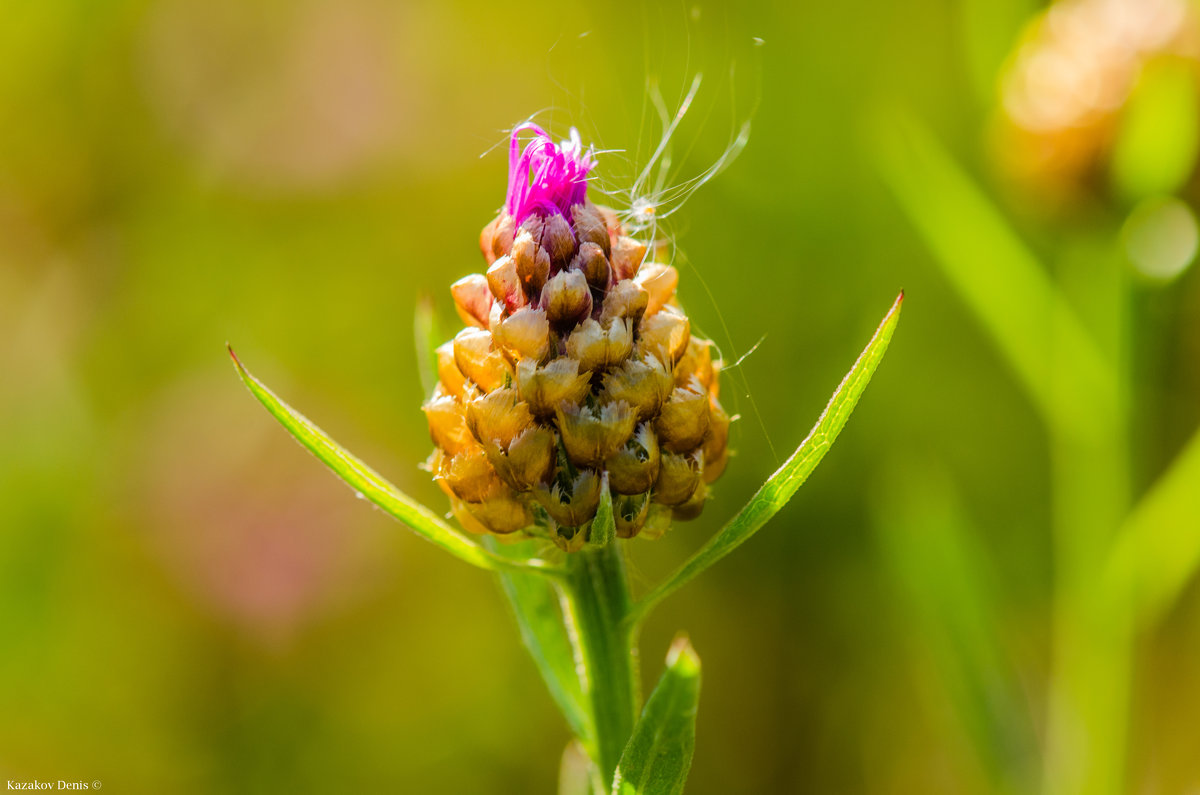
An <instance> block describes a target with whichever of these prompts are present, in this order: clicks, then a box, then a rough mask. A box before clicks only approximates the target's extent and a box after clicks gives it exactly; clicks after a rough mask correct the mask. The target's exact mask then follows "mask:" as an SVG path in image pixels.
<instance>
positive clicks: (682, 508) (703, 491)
mask: <svg viewBox="0 0 1200 795" xmlns="http://www.w3.org/2000/svg"><path fill="white" fill-rule="evenodd" d="M707 500H708V485H707V484H705V482H704V481H703V480H701V481H700V482H699V483H698V484H697V485H696V490H695V491H694V492H692V496H690V497H688V498H687V501H686V502H684V503H682V504H681V505H676V506H675V509H674V510H672V511H671V516H672V518H675V519H678V520H680V521H681V522H690V521H691V520H692V519H696V518H698V517H699V516H700V514H701V513H703V511H704V503H705V502H707Z"/></svg>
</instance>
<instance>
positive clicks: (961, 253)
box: [874, 113, 1119, 439]
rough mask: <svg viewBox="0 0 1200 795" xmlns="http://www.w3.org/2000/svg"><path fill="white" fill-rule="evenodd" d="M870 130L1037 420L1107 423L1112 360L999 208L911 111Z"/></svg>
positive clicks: (1072, 425) (922, 229)
mask: <svg viewBox="0 0 1200 795" xmlns="http://www.w3.org/2000/svg"><path fill="white" fill-rule="evenodd" d="M874 129H875V130H876V131H877V140H876V142H875V144H876V159H877V161H878V165H879V170H880V172H881V174H882V175H883V177H884V180H885V181H886V182H887V183H888V185H889V186H890V187H891V189H892V192H893V193H894V194H895V195H896V197H897V199H898V201H899V203H900V206H901V207H902V208H903V209H904V211H905V212H906V213H907V214H908V216H909V218H910V220H911V221H912V223H913V225H914V226H915V227H916V228H917V231H918V232H919V233H920V234H921V236H922V237H923V238H924V240H925V242H926V243H927V244H928V246H929V248H930V249H931V250H932V251H933V253H934V255H935V257H936V259H937V262H938V264H940V265H941V267H942V271H943V272H944V273H945V275H946V277H947V278H948V279H949V280H950V281H951V282H952V283H953V284H954V286H955V288H956V289H957V290H958V292H959V294H960V295H961V296H962V297H963V300H964V301H965V302H966V303H967V304H968V305H969V306H970V307H971V309H972V310H973V311H974V313H975V314H976V316H978V317H979V319H980V321H981V323H982V324H983V326H984V328H986V329H987V330H988V332H989V333H990V334H991V335H992V337H993V339H994V340H995V341H996V343H997V345H998V347H999V348H1000V350H1001V352H1002V353H1003V354H1004V355H1005V356H1006V357H1007V359H1008V362H1009V365H1010V366H1011V367H1012V368H1013V370H1014V371H1015V372H1016V373H1017V375H1018V377H1019V379H1020V381H1021V384H1022V385H1023V387H1024V388H1025V390H1026V392H1027V393H1028V394H1029V395H1030V396H1031V399H1032V400H1033V402H1034V404H1035V405H1036V406H1037V407H1038V408H1039V409H1040V410H1041V412H1042V414H1043V416H1044V418H1045V419H1046V420H1047V421H1048V422H1049V423H1050V424H1051V425H1052V426H1054V427H1057V428H1062V429H1069V430H1070V431H1071V432H1072V433H1073V434H1074V435H1075V436H1077V437H1078V438H1081V439H1088V438H1091V437H1092V436H1094V435H1095V434H1096V433H1097V432H1099V431H1098V430H1097V429H1105V428H1110V427H1112V426H1113V424H1114V418H1115V417H1116V416H1117V415H1118V411H1119V406H1118V402H1117V396H1116V394H1115V393H1114V392H1113V390H1112V389H1111V385H1112V384H1113V383H1115V382H1114V379H1113V377H1112V365H1111V363H1110V362H1108V361H1107V360H1105V359H1104V358H1103V356H1101V354H1100V352H1099V349H1098V348H1097V346H1096V343H1095V340H1094V339H1092V337H1091V336H1089V334H1088V333H1087V331H1086V330H1085V329H1084V328H1083V326H1082V325H1081V324H1080V322H1079V319H1078V317H1077V316H1076V315H1075V313H1074V311H1072V309H1071V307H1070V306H1069V305H1068V304H1067V302H1066V300H1065V299H1064V298H1063V297H1062V295H1061V294H1060V292H1059V290H1058V289H1057V287H1055V285H1054V283H1053V282H1052V281H1051V280H1050V277H1049V275H1048V274H1047V273H1046V270H1045V268H1044V267H1043V266H1042V264H1041V263H1040V262H1038V259H1037V257H1036V256H1034V254H1033V252H1031V251H1030V250H1029V247H1028V246H1026V245H1025V243H1024V241H1022V240H1021V238H1020V236H1018V235H1017V234H1016V233H1015V232H1014V231H1013V229H1012V227H1011V225H1010V224H1009V223H1008V221H1007V220H1006V219H1005V217H1004V214H1003V213H1002V212H1001V211H1000V210H999V208H997V207H996V206H995V204H994V203H993V202H992V201H991V199H989V198H988V196H987V195H986V194H985V193H984V191H983V190H982V189H981V188H980V187H979V186H978V185H977V184H976V183H975V181H974V180H973V179H972V178H971V176H970V175H969V174H967V173H966V172H965V171H964V170H963V169H962V167H961V166H959V164H958V163H957V162H955V160H954V158H953V157H952V156H951V155H950V153H948V152H947V151H946V150H945V148H944V147H943V146H942V145H941V143H940V142H939V141H938V140H937V139H936V138H935V137H934V136H933V135H932V134H931V133H930V132H929V130H928V129H926V128H925V126H924V125H922V124H921V123H920V122H919V121H917V120H916V119H914V118H912V117H910V116H908V115H907V114H904V113H892V114H883V115H882V116H881V119H880V120H879V122H878V123H877V124H876V125H875V127H874ZM1061 361H1070V362H1071V363H1072V366H1071V367H1070V368H1068V369H1067V370H1066V371H1064V370H1063V369H1062V368H1058V367H1056V366H1055V363H1056V362H1061Z"/></svg>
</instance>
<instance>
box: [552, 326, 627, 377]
mask: <svg viewBox="0 0 1200 795" xmlns="http://www.w3.org/2000/svg"><path fill="white" fill-rule="evenodd" d="M632 350H633V332H632V331H631V330H630V325H629V323H628V322H627V321H625V320H615V321H613V324H612V326H610V327H609V329H608V330H607V331H605V330H604V328H602V327H601V325H600V324H599V323H597V322H596V321H595V320H592V319H591V318H588V319H587V320H585V321H583V322H582V323H580V324H579V326H578V327H577V328H576V329H575V330H574V331H572V332H571V336H569V337H567V355H568V356H570V357H571V358H572V359H575V360H576V361H578V362H579V367H580V369H583V370H603V369H604V368H606V367H609V366H612V365H615V364H620V363H621V362H623V361H625V359H627V358H629V353H630V351H632Z"/></svg>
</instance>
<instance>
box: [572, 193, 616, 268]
mask: <svg viewBox="0 0 1200 795" xmlns="http://www.w3.org/2000/svg"><path fill="white" fill-rule="evenodd" d="M571 221H572V222H573V223H574V224H575V237H577V238H578V239H579V245H580V246H581V247H582V246H583V244H584V243H595V244H596V245H597V246H599V247H600V249H601V250H602V251H603V252H604V254H605V256H608V253H609V252H610V251H611V250H612V241H611V240H610V239H609V237H608V226H607V225H606V224H605V223H604V218H603V217H602V216H601V215H600V211H599V210H597V209H596V207H595V205H593V204H576V205H575V206H574V207H572V208H571Z"/></svg>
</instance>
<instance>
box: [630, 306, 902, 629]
mask: <svg viewBox="0 0 1200 795" xmlns="http://www.w3.org/2000/svg"><path fill="white" fill-rule="evenodd" d="M903 302H904V293H901V294H900V295H899V296H898V297H897V298H896V301H895V303H893V304H892V308H891V309H890V310H888V313H887V314H886V315H885V316H884V318H883V322H881V323H880V324H879V328H878V329H876V330H875V334H874V336H872V337H871V341H870V342H869V343H867V347H866V348H864V349H863V352H862V353H860V354H859V356H858V359H857V360H856V361H855V362H854V366H853V367H852V368H850V372H848V373H847V374H846V377H845V378H843V379H842V382H841V383H840V384H839V385H838V388H837V390H836V391H835V392H834V393H833V397H831V398H830V399H829V403H828V404H827V405H826V406H825V411H823V412H822V413H821V416H820V418H818V419H817V424H816V425H814V426H813V429H812V430H811V431H809V433H808V436H807V437H805V439H804V441H803V442H801V443H800V446H799V447H797V448H796V451H795V452H793V453H792V455H791V457H789V458H788V460H787V461H785V462H784V463H783V466H781V467H780V468H779V469H778V470H777V471H776V472H775V474H773V475H771V477H769V478H768V479H767V482H766V483H764V484H763V485H762V487H761V488H760V489H759V490H758V492H757V493H756V494H755V495H754V496H753V497H752V498H751V499H750V501H749V502H748V503H746V505H745V506H744V507H743V508H742V510H741V511H739V512H738V514H737V515H736V516H734V517H733V518H732V519H730V520H729V522H728V523H727V524H726V525H725V526H724V527H723V528H721V530H720V532H718V533H717V534H716V535H714V536H713V537H712V538H710V539H709V540H708V543H706V544H705V545H704V546H703V547H701V548H700V550H699V551H697V552H696V553H695V554H694V555H692V556H691V557H690V558H688V559H687V561H685V562H684V563H683V565H682V566H680V567H679V568H678V569H677V570H676V571H675V573H674V574H672V575H671V576H670V577H669V578H667V580H666V581H664V582H663V583H662V584H660V585H659V586H657V587H656V588H654V590H652V591H650V593H648V594H646V596H644V597H643V598H642V599H641V601H639V602H638V603H637V605H636V607H635V608H634V610H633V611H632V612H631V613H630V619H629V620H630V622H631V623H633V624H636V623H637V622H638V621H641V620H642V619H643V618H644V617H645V616H646V614H647V613H648V612H649V611H650V609H651V608H653V607H654V605H656V604H658V603H659V602H660V601H662V600H663V599H664V598H666V597H667V596H669V595H670V594H672V593H674V592H675V591H676V590H678V589H679V588H680V587H682V586H683V585H684V584H686V583H687V582H688V581H689V580H691V579H692V578H693V577H695V576H696V575H698V574H699V573H700V572H702V571H704V570H705V569H707V568H708V567H709V566H711V565H713V564H714V563H716V562H717V561H718V560H720V559H721V558H723V557H725V556H726V555H728V554H729V553H730V552H732V551H733V550H735V549H737V548H738V547H739V546H741V545H742V544H743V543H745V542H746V540H748V539H749V538H750V537H751V536H752V535H754V534H755V533H756V532H758V530H759V529H760V528H761V527H762V526H763V525H765V524H766V523H767V522H768V521H770V520H771V517H773V516H774V515H775V514H777V513H778V512H779V511H780V509H782V508H783V506H785V505H787V503H788V501H789V500H790V499H791V498H792V496H793V495H794V494H795V493H796V491H797V489H799V488H800V486H801V485H803V484H804V481H805V480H807V479H808V476H809V475H810V474H812V471H813V470H814V469H816V467H817V464H819V463H821V459H822V458H824V457H825V454H826V453H827V452H829V448H830V447H831V446H832V445H833V442H834V440H836V439H837V436H838V433H840V432H841V430H842V428H843V427H844V426H845V424H846V421H847V420H849V419H850V414H851V412H853V411H854V407H855V406H856V405H857V404H858V399H859V397H860V396H861V395H862V393H863V390H865V389H866V388H867V384H868V383H870V381H871V376H873V375H874V374H875V369H876V368H877V367H879V363H880V362H881V361H883V354H884V353H885V352H886V351H887V347H888V343H889V342H891V339H892V334H893V332H895V330H896V324H897V323H898V322H899V321H900V307H901V304H902V303H903Z"/></svg>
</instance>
